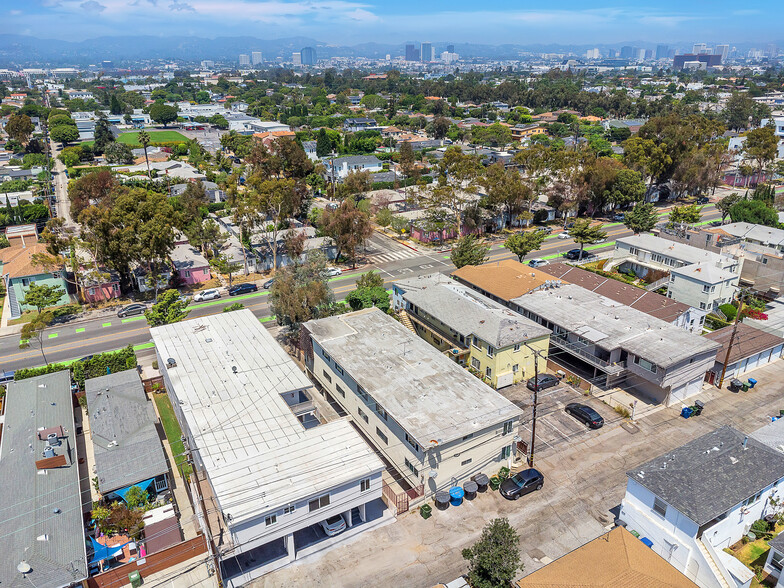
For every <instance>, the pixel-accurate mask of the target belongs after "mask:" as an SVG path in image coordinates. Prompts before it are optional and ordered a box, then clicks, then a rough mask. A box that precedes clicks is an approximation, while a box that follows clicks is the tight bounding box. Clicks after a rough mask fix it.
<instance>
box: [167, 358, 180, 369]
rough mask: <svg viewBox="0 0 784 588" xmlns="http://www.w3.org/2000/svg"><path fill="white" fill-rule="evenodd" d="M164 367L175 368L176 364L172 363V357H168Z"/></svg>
mask: <svg viewBox="0 0 784 588" xmlns="http://www.w3.org/2000/svg"><path fill="white" fill-rule="evenodd" d="M166 367H167V368H170V369H171V368H173V367H177V362H176V361H174V358H173V357H170V358H169V359H167V360H166Z"/></svg>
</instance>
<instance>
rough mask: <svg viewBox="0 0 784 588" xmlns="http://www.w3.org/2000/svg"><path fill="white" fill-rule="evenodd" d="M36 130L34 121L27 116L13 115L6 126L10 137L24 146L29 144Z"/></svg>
mask: <svg viewBox="0 0 784 588" xmlns="http://www.w3.org/2000/svg"><path fill="white" fill-rule="evenodd" d="M34 129H35V126H34V125H33V121H32V120H31V119H30V117H29V116H27V115H26V114H12V115H11V116H10V117H8V122H7V123H6V124H5V132H6V133H8V136H9V137H11V138H12V139H14V140H15V141H18V142H19V143H21V144H22V145H25V144H27V141H28V140H29V139H30V137H31V136H32V134H33V130H34Z"/></svg>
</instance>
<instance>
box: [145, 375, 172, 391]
mask: <svg viewBox="0 0 784 588" xmlns="http://www.w3.org/2000/svg"><path fill="white" fill-rule="evenodd" d="M142 384H143V385H144V391H145V392H146V393H147V394H150V393H151V392H166V384H164V383H163V376H156V377H154V378H149V379H147V380H142Z"/></svg>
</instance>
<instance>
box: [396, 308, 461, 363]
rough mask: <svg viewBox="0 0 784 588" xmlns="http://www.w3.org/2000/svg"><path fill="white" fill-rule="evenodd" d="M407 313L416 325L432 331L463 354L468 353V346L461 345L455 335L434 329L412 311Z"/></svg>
mask: <svg viewBox="0 0 784 588" xmlns="http://www.w3.org/2000/svg"><path fill="white" fill-rule="evenodd" d="M406 312H407V314H408V318H410V319H411V321H412V322H415V323H416V324H418V325H419V326H421V327H422V328H423V329H426V330H428V331H430V332H431V333H433V334H434V335H435V336H436V337H439V338H441V339H443V340H444V342H446V343H449V344H450V345H451V346H452V347H453V348H456V349H459V350H460V353H461V354H462V353H463V352H465V351H468V344H466V343H460V342H459V341H457V340H455V338H454V336H453V335H451V334H449V333H446V332H445V331H442V330H441V329H439V328H437V327H434V326H433V325H431V324H430V323H428V322H427V321H426V320H424V319H422V318H421V317H419V316H417V315H415V314H414V313H412V312H410V311H406Z"/></svg>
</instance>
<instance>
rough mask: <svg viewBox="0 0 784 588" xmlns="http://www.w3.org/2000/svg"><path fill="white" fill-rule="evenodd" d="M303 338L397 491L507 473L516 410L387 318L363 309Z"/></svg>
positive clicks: (309, 362) (315, 374)
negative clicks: (391, 470) (504, 470)
mask: <svg viewBox="0 0 784 588" xmlns="http://www.w3.org/2000/svg"><path fill="white" fill-rule="evenodd" d="M302 329H303V331H302V340H303V344H304V346H305V364H306V366H307V368H308V371H309V372H310V374H311V377H312V378H314V380H315V381H316V382H318V384H319V385H320V386H321V388H322V390H323V391H325V392H326V393H327V394H328V395H329V397H330V399H331V400H333V401H334V402H336V403H337V404H339V405H340V406H341V407H342V408H343V410H344V411H345V412H346V413H348V414H350V415H351V417H352V419H353V420H354V423H355V424H356V425H357V427H359V429H360V430H361V431H362V432H363V434H364V435H365V436H366V437H367V439H369V440H370V442H371V443H372V444H373V445H374V446H375V447H376V449H378V451H379V452H380V453H381V454H382V455H383V456H384V458H385V459H386V460H388V461H389V463H391V464H392V466H393V467H394V469H395V470H396V474H397V475H398V480H399V481H400V482H401V485H404V487H405V485H408V486H410V487H411V488H412V489H416V490H418V491H419V492H422V493H425V492H435V491H436V490H441V489H447V488H449V487H451V486H454V485H457V484H460V483H461V482H463V481H466V480H468V479H469V478H470V477H471V476H472V475H474V474H476V473H479V472H481V473H486V474H488V475H491V474H494V473H496V472H497V471H498V469H499V468H501V467H502V466H509V465H510V464H511V459H512V454H513V451H514V448H513V445H514V443H515V436H516V431H517V429H518V425H519V422H520V417H521V414H522V411H521V410H520V409H519V408H518V407H517V406H515V405H514V404H512V403H511V402H509V401H508V400H507V399H506V398H504V397H503V396H501V395H500V394H499V393H498V392H496V391H495V390H493V389H492V388H490V387H489V386H488V385H487V384H484V383H483V382H481V381H480V380H479V379H477V378H476V377H474V376H472V375H471V374H470V373H468V371H466V370H465V369H464V368H462V367H460V366H459V365H458V364H457V363H455V362H454V361H452V360H450V359H449V358H448V357H446V356H444V355H443V354H442V353H441V352H439V351H438V350H437V349H435V348H434V347H432V346H431V345H429V344H428V343H427V342H426V341H424V340H423V339H421V338H419V337H418V336H416V335H415V334H414V333H412V332H411V331H410V330H408V329H407V328H406V327H404V326H403V325H401V324H400V323H399V322H397V321H396V320H395V319H393V318H392V317H390V316H388V315H386V314H384V313H383V312H382V311H380V310H378V309H376V308H370V309H365V310H360V311H357V312H352V313H348V314H343V315H340V316H334V317H328V318H323V319H317V320H312V321H308V322H307V323H305V324H304V325H303V327H302ZM518 439H519V438H518Z"/></svg>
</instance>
